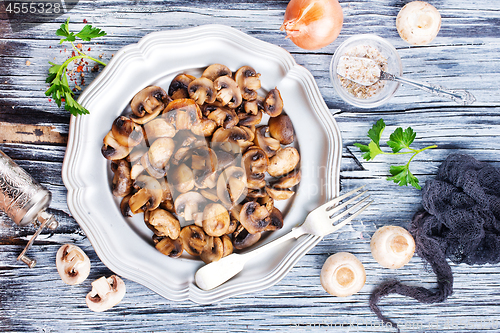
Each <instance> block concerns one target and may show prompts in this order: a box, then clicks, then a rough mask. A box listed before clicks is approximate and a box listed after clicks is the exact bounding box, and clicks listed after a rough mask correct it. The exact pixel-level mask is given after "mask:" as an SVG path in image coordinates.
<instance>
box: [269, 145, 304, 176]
mask: <svg viewBox="0 0 500 333" xmlns="http://www.w3.org/2000/svg"><path fill="white" fill-rule="evenodd" d="M299 161H300V155H299V152H298V151H297V149H295V148H294V147H286V148H284V149H281V150H280V151H278V152H277V153H276V155H274V156H273V157H271V158H270V159H269V165H268V167H267V172H268V173H269V174H270V175H271V176H273V177H281V176H283V175H285V174H287V173H289V172H290V171H292V170H293V169H295V167H296V166H297V165H298V164H299Z"/></svg>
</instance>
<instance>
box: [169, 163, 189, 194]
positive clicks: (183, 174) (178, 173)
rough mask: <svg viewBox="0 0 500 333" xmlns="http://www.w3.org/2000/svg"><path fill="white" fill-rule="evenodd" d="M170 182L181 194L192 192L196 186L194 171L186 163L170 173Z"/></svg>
mask: <svg viewBox="0 0 500 333" xmlns="http://www.w3.org/2000/svg"><path fill="white" fill-rule="evenodd" d="M168 180H169V182H170V184H172V185H173V186H174V187H175V189H176V190H177V191H179V192H181V193H186V192H189V191H191V190H192V189H193V188H194V185H195V181H194V173H193V170H191V169H190V168H189V167H188V166H187V165H186V164H184V163H182V164H180V165H179V166H178V167H176V168H174V169H173V170H172V171H171V172H169V173H168Z"/></svg>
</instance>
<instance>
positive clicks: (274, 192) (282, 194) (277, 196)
mask: <svg viewBox="0 0 500 333" xmlns="http://www.w3.org/2000/svg"><path fill="white" fill-rule="evenodd" d="M266 193H267V194H268V195H269V196H270V197H271V198H273V199H274V200H278V201H279V200H287V199H290V198H291V197H292V195H294V194H295V191H292V190H289V189H280V188H276V187H269V186H266Z"/></svg>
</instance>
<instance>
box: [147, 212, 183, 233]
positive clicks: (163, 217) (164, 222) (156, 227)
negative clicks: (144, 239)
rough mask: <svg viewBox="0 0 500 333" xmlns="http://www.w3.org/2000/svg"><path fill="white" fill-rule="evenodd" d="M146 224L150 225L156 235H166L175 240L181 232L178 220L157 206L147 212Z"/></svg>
mask: <svg viewBox="0 0 500 333" xmlns="http://www.w3.org/2000/svg"><path fill="white" fill-rule="evenodd" d="M147 225H148V226H151V227H152V229H153V232H154V233H155V235H157V236H166V237H169V238H171V239H172V240H175V239H177V238H178V237H179V234H180V233H181V225H180V223H179V220H177V218H176V217H175V216H174V215H172V213H170V212H169V211H166V210H164V209H161V208H157V209H155V210H153V211H151V212H150V213H149V218H148V221H147Z"/></svg>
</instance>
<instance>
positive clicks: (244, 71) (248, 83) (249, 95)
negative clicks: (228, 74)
mask: <svg viewBox="0 0 500 333" xmlns="http://www.w3.org/2000/svg"><path fill="white" fill-rule="evenodd" d="M259 77H260V74H258V73H257V71H256V70H255V69H254V68H252V67H250V66H243V67H240V68H239V69H238V70H237V71H236V74H234V80H235V81H236V83H237V84H238V87H240V90H241V96H242V97H243V99H245V100H248V101H251V100H254V99H256V98H257V90H259V89H260V87H261V83H260V79H259Z"/></svg>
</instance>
